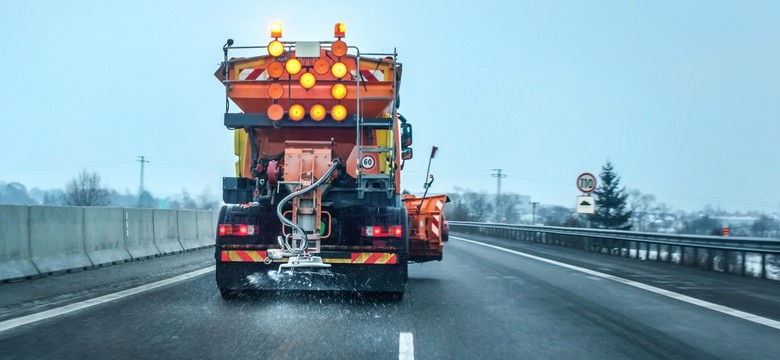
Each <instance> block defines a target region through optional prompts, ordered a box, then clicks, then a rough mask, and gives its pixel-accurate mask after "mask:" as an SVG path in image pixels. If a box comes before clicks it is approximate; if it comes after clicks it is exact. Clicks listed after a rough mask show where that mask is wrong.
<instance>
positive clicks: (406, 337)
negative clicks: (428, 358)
mask: <svg viewBox="0 0 780 360" xmlns="http://www.w3.org/2000/svg"><path fill="white" fill-rule="evenodd" d="M398 360H414V337H413V336H412V333H410V332H402V333H400V334H399V335H398Z"/></svg>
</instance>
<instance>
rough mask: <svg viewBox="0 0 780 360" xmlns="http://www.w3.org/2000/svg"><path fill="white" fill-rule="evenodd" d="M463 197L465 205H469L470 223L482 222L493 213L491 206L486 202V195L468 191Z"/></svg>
mask: <svg viewBox="0 0 780 360" xmlns="http://www.w3.org/2000/svg"><path fill="white" fill-rule="evenodd" d="M463 195H464V199H465V201H466V203H467V204H468V205H469V210H470V211H469V220H470V221H483V220H485V219H486V218H487V215H488V214H490V213H492V212H493V204H492V203H491V202H490V201H489V200H488V195H487V193H485V192H481V193H478V192H474V191H471V190H469V191H466V193H465V194H463Z"/></svg>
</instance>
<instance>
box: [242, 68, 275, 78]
mask: <svg viewBox="0 0 780 360" xmlns="http://www.w3.org/2000/svg"><path fill="white" fill-rule="evenodd" d="M238 80H268V71H265V69H241V71H240V72H239V73H238Z"/></svg>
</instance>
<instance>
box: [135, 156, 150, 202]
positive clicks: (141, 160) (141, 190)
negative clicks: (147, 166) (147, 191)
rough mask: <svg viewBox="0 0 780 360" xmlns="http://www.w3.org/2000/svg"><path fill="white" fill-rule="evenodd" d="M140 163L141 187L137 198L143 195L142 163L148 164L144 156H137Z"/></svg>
mask: <svg viewBox="0 0 780 360" xmlns="http://www.w3.org/2000/svg"><path fill="white" fill-rule="evenodd" d="M136 161H138V162H140V163H141V187H140V188H139V189H138V196H141V194H143V193H144V163H148V162H149V160H145V159H144V156H139V157H138V160H136Z"/></svg>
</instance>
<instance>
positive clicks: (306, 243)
mask: <svg viewBox="0 0 780 360" xmlns="http://www.w3.org/2000/svg"><path fill="white" fill-rule="evenodd" d="M340 163H341V161H340V160H339V159H333V162H332V163H331V165H330V168H329V169H328V171H326V172H325V175H323V176H322V177H321V178H320V179H319V180H317V181H315V182H314V184H311V185H309V186H307V187H305V188H303V189H301V190H298V191H296V192H293V193H291V194H289V195H287V196H285V197H284V198H283V199H282V200H281V201H279V205H278V206H277V207H276V216H278V217H279V220H280V221H281V222H282V223H283V224H285V225H287V226H289V227H291V228H293V229H295V230H294V232H298V233H299V234H301V240H303V241H302V242H301V245H300V246H298V247H297V248H293V247H292V246H291V245H290V242H289V240H288V238H287V237H285V238H284V241H283V245H284V247H285V248H286V249H287V251H288V252H291V253H294V254H296V255H298V254H300V253H302V252H303V251H305V250H306V248H308V247H309V238H308V236H306V231H304V230H303V228H302V227H300V226H298V224H296V223H294V222H292V220H288V219H287V218H286V217H284V213H283V212H282V208H283V207H284V204H286V203H287V202H288V201H290V200H292V199H293V198H295V197H297V196H301V195H303V194H305V193H307V192H309V191H312V190H314V189H316V188H318V187H320V185H322V183H324V182H325V181H326V180H328V179H330V176H331V175H332V174H333V172H334V171H336V168H337V167H338V166H339V164H340Z"/></svg>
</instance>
